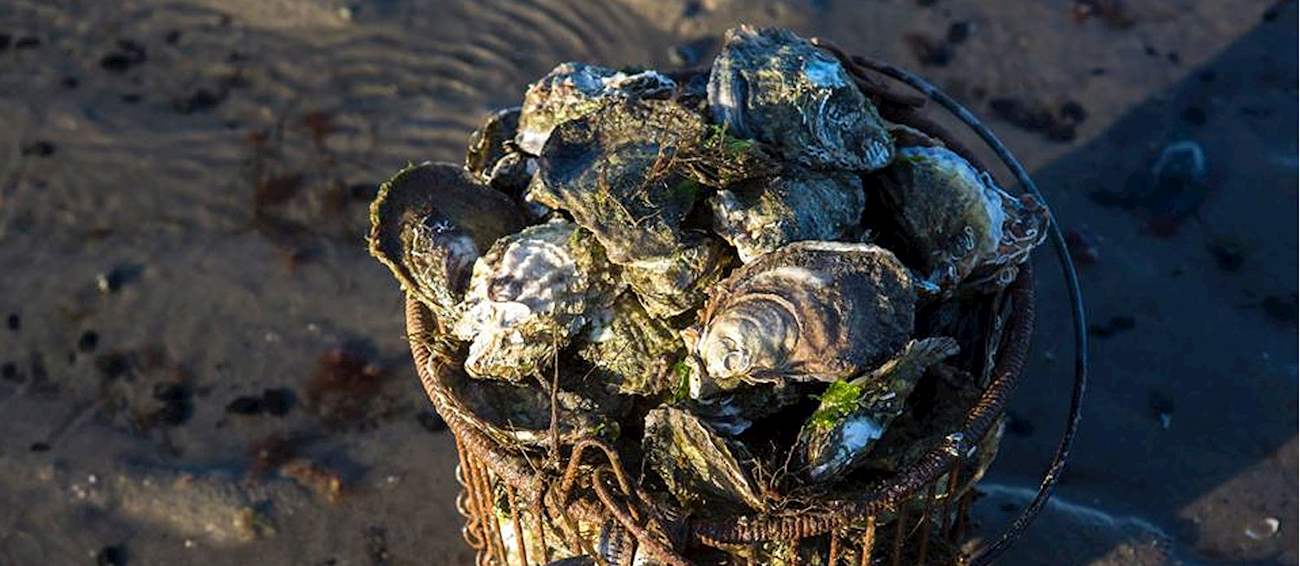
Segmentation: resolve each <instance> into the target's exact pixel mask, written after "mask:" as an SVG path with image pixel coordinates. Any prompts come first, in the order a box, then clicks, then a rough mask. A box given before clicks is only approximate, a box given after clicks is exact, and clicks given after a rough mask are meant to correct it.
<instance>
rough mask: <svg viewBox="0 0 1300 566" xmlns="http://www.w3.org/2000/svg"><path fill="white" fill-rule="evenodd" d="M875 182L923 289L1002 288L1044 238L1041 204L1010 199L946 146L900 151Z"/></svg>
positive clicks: (1030, 198) (1025, 197) (1045, 222)
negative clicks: (916, 263) (915, 265)
mask: <svg viewBox="0 0 1300 566" xmlns="http://www.w3.org/2000/svg"><path fill="white" fill-rule="evenodd" d="M880 178H881V180H882V182H881V189H882V190H881V194H882V196H883V199H882V200H883V203H884V205H885V207H887V208H888V209H889V210H890V211H891V212H892V215H891V216H892V218H893V222H895V223H896V225H897V226H896V228H897V232H898V234H899V236H900V237H901V238H902V240H903V241H904V242H905V243H906V245H907V247H909V248H911V249H912V251H913V254H912V255H914V256H916V257H917V261H919V262H920V265H919V266H918V267H919V270H920V271H921V272H922V273H923V274H924V279H925V281H926V283H927V284H928V285H930V286H932V287H935V288H937V289H939V290H940V291H941V292H943V293H946V294H952V293H954V292H955V291H956V290H957V289H958V287H959V286H964V287H968V288H973V289H976V290H980V291H989V290H996V289H999V288H1003V287H1005V286H1006V285H1008V284H1010V283H1011V281H1013V280H1014V279H1015V276H1016V273H1017V272H1018V270H1019V267H1020V264H1022V263H1024V262H1025V261H1026V260H1027V259H1028V258H1029V253H1030V252H1031V251H1032V250H1033V249H1034V248H1035V247H1037V246H1038V245H1039V244H1041V243H1042V242H1043V240H1045V239H1046V238H1047V225H1048V221H1049V217H1048V213H1047V208H1046V206H1045V205H1044V204H1043V203H1042V201H1040V200H1038V199H1037V198H1036V197H1034V196H1033V195H1028V194H1026V195H1022V196H1021V197H1019V198H1016V197H1013V196H1011V195H1010V194H1008V193H1007V192H1006V191H1004V190H1003V189H1002V188H1001V187H999V186H998V185H997V184H996V183H995V182H994V181H993V179H992V177H990V176H989V175H988V173H986V172H982V171H979V170H977V169H976V168H975V167H974V166H973V165H971V164H970V163H969V162H967V161H966V160H965V159H963V158H962V157H961V156H959V155H957V154H956V153H954V152H952V151H950V150H948V149H946V148H942V147H906V148H903V149H901V150H899V152H898V158H897V159H895V160H894V163H893V164H892V165H891V166H890V167H889V168H887V169H886V170H885V171H884V175H882V176H881V177H880Z"/></svg>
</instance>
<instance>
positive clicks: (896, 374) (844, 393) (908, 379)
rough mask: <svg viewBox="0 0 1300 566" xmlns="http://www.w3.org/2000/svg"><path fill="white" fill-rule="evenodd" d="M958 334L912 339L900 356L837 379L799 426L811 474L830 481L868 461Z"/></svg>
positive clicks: (954, 350)
mask: <svg viewBox="0 0 1300 566" xmlns="http://www.w3.org/2000/svg"><path fill="white" fill-rule="evenodd" d="M958 350H959V348H958V346H957V341H956V340H953V339H952V338H947V337H944V338H926V339H924V340H919V341H918V340H913V341H911V342H908V344H907V346H906V347H904V349H903V351H902V353H900V354H899V355H898V357H896V358H894V359H892V360H890V361H888V362H886V363H885V364H884V365H882V366H881V367H879V368H877V369H876V370H874V371H872V372H871V373H868V374H866V375H864V376H862V377H858V378H856V379H853V380H851V381H836V382H835V383H832V384H831V386H830V387H829V388H827V390H826V392H825V393H824V394H823V395H822V398H821V404H820V405H819V406H818V407H817V411H816V412H814V413H813V415H812V417H810V418H809V419H808V422H806V423H804V426H803V428H802V429H801V430H800V431H799V442H798V444H799V446H800V448H801V450H802V452H803V458H804V463H805V464H806V465H807V466H808V469H807V474H808V478H809V479H811V480H813V481H819V482H820V481H829V480H832V479H835V478H839V477H841V476H843V475H844V474H846V473H848V472H850V471H852V470H853V469H854V468H855V467H857V466H858V465H859V464H861V463H862V462H863V459H864V458H866V456H867V455H868V453H870V451H871V449H872V448H873V447H875V444H876V440H878V439H880V437H881V436H883V435H884V433H885V429H886V428H887V427H888V426H889V424H890V423H891V422H893V420H894V419H895V418H896V417H898V416H899V415H900V414H902V413H903V409H904V408H905V402H906V400H907V396H908V395H910V394H911V393H912V389H914V388H915V387H916V383H917V382H918V381H920V379H921V376H922V375H923V374H924V373H925V370H927V369H929V368H930V367H931V366H933V365H935V364H937V363H939V362H942V361H943V360H944V359H946V358H948V357H949V356H952V355H954V354H956V353H957V352H958Z"/></svg>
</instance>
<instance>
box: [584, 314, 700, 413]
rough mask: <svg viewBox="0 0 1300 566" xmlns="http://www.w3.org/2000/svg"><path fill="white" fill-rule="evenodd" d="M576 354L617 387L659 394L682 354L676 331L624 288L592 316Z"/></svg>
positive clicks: (631, 391)
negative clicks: (607, 304) (611, 302)
mask: <svg viewBox="0 0 1300 566" xmlns="http://www.w3.org/2000/svg"><path fill="white" fill-rule="evenodd" d="M584 338H585V342H584V344H583V345H582V346H581V347H580V348H579V349H578V355H579V356H580V357H582V358H583V359H584V360H586V361H588V362H590V363H591V364H592V365H594V366H596V367H597V368H599V369H600V372H601V373H602V375H603V377H604V379H605V380H606V382H607V383H609V384H610V385H612V386H613V387H614V388H615V389H616V390H617V391H618V392H620V393H626V394H634V395H647V396H652V395H658V394H661V393H663V392H665V391H667V390H668V388H669V387H671V385H672V383H671V381H670V370H671V366H672V364H673V362H674V361H675V360H677V359H679V358H680V357H681V352H682V349H683V348H682V341H681V338H680V337H679V336H678V332H677V331H676V330H673V329H672V327H670V326H668V325H667V324H665V323H664V322H663V321H662V320H660V319H658V318H655V317H652V316H650V315H649V314H647V313H646V311H645V308H644V307H642V306H641V302H640V301H638V300H637V298H636V296H635V295H633V294H631V293H624V294H622V295H620V296H619V298H618V300H617V301H616V302H615V303H614V304H613V305H612V306H610V307H609V308H608V309H606V310H604V311H602V312H599V313H596V314H595V315H593V316H592V317H591V320H590V321H589V322H588V329H587V331H586V334H585V336H584Z"/></svg>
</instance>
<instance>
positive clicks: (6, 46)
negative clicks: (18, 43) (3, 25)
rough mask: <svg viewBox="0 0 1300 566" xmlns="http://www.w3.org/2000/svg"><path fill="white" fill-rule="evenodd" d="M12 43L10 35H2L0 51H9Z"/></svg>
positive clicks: (0, 35)
mask: <svg viewBox="0 0 1300 566" xmlns="http://www.w3.org/2000/svg"><path fill="white" fill-rule="evenodd" d="M12 41H13V37H11V36H10V35H9V34H7V33H0V51H4V50H6V49H9V44H10V43H11V42H12Z"/></svg>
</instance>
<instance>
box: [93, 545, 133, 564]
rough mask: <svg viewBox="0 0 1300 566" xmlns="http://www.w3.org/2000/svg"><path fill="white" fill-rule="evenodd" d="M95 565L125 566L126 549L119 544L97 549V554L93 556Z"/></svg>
mask: <svg viewBox="0 0 1300 566" xmlns="http://www.w3.org/2000/svg"><path fill="white" fill-rule="evenodd" d="M95 564H96V565H97V566H124V565H125V564H126V547H125V546H122V545H120V544H111V545H108V546H105V547H104V548H101V549H99V554H97V555H95Z"/></svg>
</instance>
